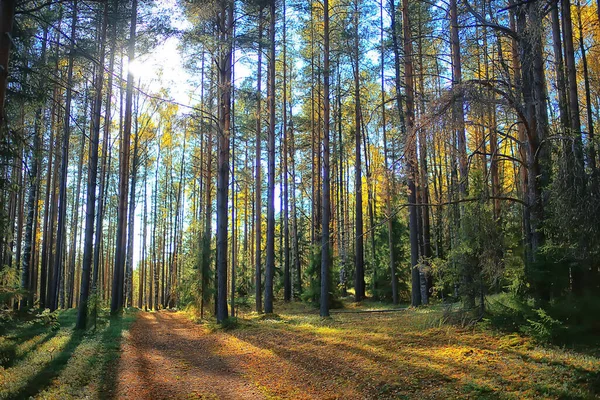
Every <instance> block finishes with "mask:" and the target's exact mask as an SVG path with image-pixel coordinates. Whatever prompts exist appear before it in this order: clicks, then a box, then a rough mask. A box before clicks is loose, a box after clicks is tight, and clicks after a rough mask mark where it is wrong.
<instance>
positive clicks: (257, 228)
mask: <svg viewBox="0 0 600 400" xmlns="http://www.w3.org/2000/svg"><path fill="white" fill-rule="evenodd" d="M262 24H263V10H262V9H261V10H260V12H259V14H258V73H257V79H256V145H255V146H256V157H255V163H256V164H255V171H256V172H255V179H256V186H255V189H254V195H255V200H254V217H255V222H254V234H255V239H254V245H255V246H256V248H255V251H254V257H255V259H254V268H255V273H254V285H255V297H256V312H258V313H260V312H262V273H261V269H262V268H261V263H262V260H261V259H262V256H261V250H262V248H261V238H262V229H261V228H262V216H261V211H262V177H261V143H262V137H261V136H262V128H261V118H262V115H261V114H262V109H261V97H262V35H263V25H262Z"/></svg>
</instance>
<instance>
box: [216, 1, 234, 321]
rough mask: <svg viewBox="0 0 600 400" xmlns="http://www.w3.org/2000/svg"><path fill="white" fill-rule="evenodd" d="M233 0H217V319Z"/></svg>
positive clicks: (223, 292)
mask: <svg viewBox="0 0 600 400" xmlns="http://www.w3.org/2000/svg"><path fill="white" fill-rule="evenodd" d="M233 7H234V4H233V2H230V1H228V0H221V4H220V10H219V18H218V20H219V26H218V28H219V36H220V39H221V42H222V46H223V47H222V48H221V52H220V54H219V59H218V60H217V62H218V66H219V86H218V88H219V90H218V97H219V113H218V115H219V145H218V149H219V158H218V175H217V322H219V323H222V322H223V321H224V320H226V319H227V316H228V310H227V217H228V215H227V199H228V193H227V192H228V189H229V147H230V128H231V127H230V123H231V67H232V55H233V25H234V19H233Z"/></svg>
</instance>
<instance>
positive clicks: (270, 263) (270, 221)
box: [265, 0, 275, 314]
mask: <svg viewBox="0 0 600 400" xmlns="http://www.w3.org/2000/svg"><path fill="white" fill-rule="evenodd" d="M268 71H269V72H268V79H269V84H268V85H267V86H268V92H269V93H268V95H267V96H268V108H269V130H268V137H267V139H268V140H267V147H268V149H267V152H268V156H269V157H268V164H267V165H268V172H267V173H268V179H267V180H268V182H267V248H266V253H267V254H266V256H267V260H266V261H267V262H266V266H265V313H267V314H271V313H273V278H274V274H275V0H271V3H270V27H269V68H268Z"/></svg>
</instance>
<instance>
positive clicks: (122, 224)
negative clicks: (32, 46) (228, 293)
mask: <svg viewBox="0 0 600 400" xmlns="http://www.w3.org/2000/svg"><path fill="white" fill-rule="evenodd" d="M136 24H137V0H132V14H131V26H130V30H129V46H128V58H129V60H133V59H134V58H135V39H136V38H135V35H136ZM132 107H133V74H132V72H131V71H128V73H127V88H126V97H125V121H124V127H123V135H122V137H121V142H120V154H119V155H120V157H119V208H118V213H117V238H116V248H115V263H114V267H113V268H114V273H113V283H112V298H111V302H110V312H111V314H113V315H114V314H117V313H119V312H120V311H121V309H122V308H123V295H124V293H123V284H124V278H125V277H124V272H125V271H124V268H125V250H126V242H125V240H126V239H127V200H128V199H127V197H128V194H129V186H128V184H129V152H130V149H129V144H130V139H131V116H132V115H131V114H132Z"/></svg>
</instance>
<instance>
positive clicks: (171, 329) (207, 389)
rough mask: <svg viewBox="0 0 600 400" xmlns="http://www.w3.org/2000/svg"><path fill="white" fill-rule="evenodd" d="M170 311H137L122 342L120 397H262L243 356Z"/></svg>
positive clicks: (117, 396) (217, 337)
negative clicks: (250, 378) (244, 366)
mask: <svg viewBox="0 0 600 400" xmlns="http://www.w3.org/2000/svg"><path fill="white" fill-rule="evenodd" d="M225 350H226V348H224V346H222V343H220V337H219V335H214V334H210V333H209V332H207V330H206V329H205V328H203V327H202V326H199V325H196V324H193V323H192V322H191V321H189V320H188V319H187V318H185V316H183V315H181V314H177V313H171V312H158V313H140V314H139V317H138V320H137V321H136V322H135V323H134V324H133V326H132V327H131V330H130V331H129V335H128V337H126V340H125V341H124V344H123V354H122V355H121V359H120V361H119V368H118V371H119V372H118V383H117V385H118V386H117V395H116V398H118V399H249V400H252V399H263V398H264V396H263V395H262V394H261V392H260V390H259V389H258V388H257V387H256V385H255V384H253V383H252V381H250V380H249V379H248V378H247V377H246V376H245V371H244V369H243V365H244V361H245V360H244V354H243V353H241V354H240V353H236V352H230V351H229V352H228V351H225Z"/></svg>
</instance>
